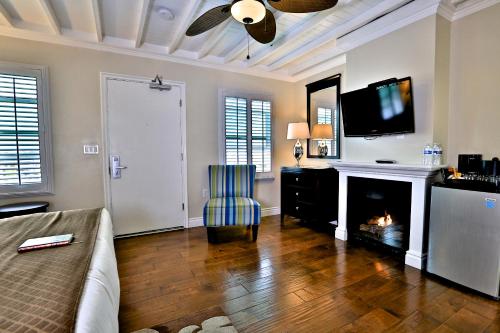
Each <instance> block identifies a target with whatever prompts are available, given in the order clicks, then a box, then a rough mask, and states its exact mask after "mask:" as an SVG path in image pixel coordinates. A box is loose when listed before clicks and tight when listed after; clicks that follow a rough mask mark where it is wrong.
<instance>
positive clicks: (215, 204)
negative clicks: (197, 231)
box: [203, 197, 261, 227]
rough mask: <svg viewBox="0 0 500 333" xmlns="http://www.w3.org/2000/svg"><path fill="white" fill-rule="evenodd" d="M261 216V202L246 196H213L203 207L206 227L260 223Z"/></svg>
mask: <svg viewBox="0 0 500 333" xmlns="http://www.w3.org/2000/svg"><path fill="white" fill-rule="evenodd" d="M260 217H261V208H260V204H259V203H258V202H257V201H255V200H253V199H251V198H244V197H226V198H212V199H210V200H209V201H208V202H207V203H206V205H205V208H204V209H203V223H204V224H205V226H206V227H222V226H232V225H234V226H249V225H258V224H260Z"/></svg>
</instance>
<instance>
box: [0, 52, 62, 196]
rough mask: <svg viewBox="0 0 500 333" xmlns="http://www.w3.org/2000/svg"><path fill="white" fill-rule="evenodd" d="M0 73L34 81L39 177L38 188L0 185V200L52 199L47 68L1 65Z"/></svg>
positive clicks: (8, 63) (52, 176) (33, 185)
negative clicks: (35, 197) (35, 88)
mask: <svg viewBox="0 0 500 333" xmlns="http://www.w3.org/2000/svg"><path fill="white" fill-rule="evenodd" d="M0 72H2V73H6V74H12V75H26V76H31V77H36V78H37V98H38V133H39V138H40V169H41V174H42V182H41V183H39V184H27V185H0V198H2V199H5V198H15V197H33V196H40V195H52V194H54V171H53V155H52V128H51V116H50V99H49V98H50V95H49V70H48V67H47V66H40V65H29V64H18V63H11V62H1V61H0Z"/></svg>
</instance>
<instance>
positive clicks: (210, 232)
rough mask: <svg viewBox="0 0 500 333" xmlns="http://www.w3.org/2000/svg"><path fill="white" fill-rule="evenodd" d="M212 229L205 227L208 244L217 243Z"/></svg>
mask: <svg viewBox="0 0 500 333" xmlns="http://www.w3.org/2000/svg"><path fill="white" fill-rule="evenodd" d="M215 229H216V228H214V227H207V238H208V242H209V243H217V234H216V232H215Z"/></svg>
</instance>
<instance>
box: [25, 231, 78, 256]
mask: <svg viewBox="0 0 500 333" xmlns="http://www.w3.org/2000/svg"><path fill="white" fill-rule="evenodd" d="M72 241H73V234H65V235H55V236H48V237H40V238H31V239H27V240H25V241H24V242H23V243H22V244H21V245H19V247H18V248H17V252H27V251H33V250H39V249H46V248H49V247H58V246H64V245H69V244H71V242H72Z"/></svg>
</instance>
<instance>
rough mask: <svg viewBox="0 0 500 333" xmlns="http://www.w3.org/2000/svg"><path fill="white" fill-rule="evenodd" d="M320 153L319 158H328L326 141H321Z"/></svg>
mask: <svg viewBox="0 0 500 333" xmlns="http://www.w3.org/2000/svg"><path fill="white" fill-rule="evenodd" d="M318 153H319V157H326V156H328V146H327V145H326V143H325V141H321V143H320V144H319V146H318Z"/></svg>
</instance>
